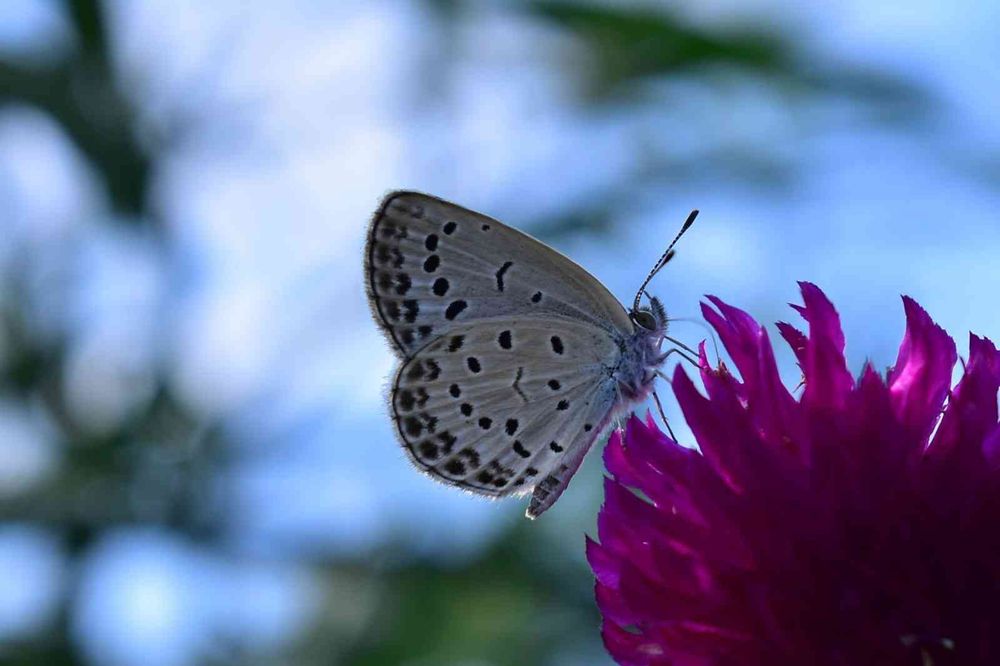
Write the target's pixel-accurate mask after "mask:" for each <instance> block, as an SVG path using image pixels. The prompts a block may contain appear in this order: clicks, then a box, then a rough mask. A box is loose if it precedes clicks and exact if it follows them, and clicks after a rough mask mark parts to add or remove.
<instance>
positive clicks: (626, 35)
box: [530, 0, 790, 92]
mask: <svg viewBox="0 0 1000 666" xmlns="http://www.w3.org/2000/svg"><path fill="white" fill-rule="evenodd" d="M530 8H531V9H532V10H533V11H534V12H536V13H537V14H538V15H540V16H542V17H544V18H546V19H548V20H550V21H552V22H554V23H557V24H559V25H561V26H563V27H565V28H567V29H569V30H572V31H573V32H575V33H576V34H577V35H579V36H580V37H581V38H583V39H584V40H585V41H586V42H587V44H588V46H590V48H591V51H592V53H593V56H594V58H595V60H596V65H597V68H596V70H595V72H594V82H595V85H596V89H597V91H598V92H611V91H613V90H614V89H616V88H617V87H618V86H619V85H621V84H624V83H629V82H633V81H635V80H636V79H639V78H642V77H647V76H651V75H662V74H670V73H679V72H683V71H687V70H692V69H694V68H696V67H701V66H704V65H709V64H727V65H734V66H742V67H747V68H750V69H754V70H763V71H780V70H787V69H788V68H789V67H790V61H789V54H788V48H787V47H786V45H785V44H784V43H783V42H782V41H781V40H779V39H778V38H777V37H775V36H773V35H767V34H762V33H749V32H744V33H740V34H730V35H726V36H721V35H715V34H712V33H710V32H708V31H704V30H697V29H694V28H690V27H687V26H685V25H683V24H682V23H680V22H679V21H677V20H676V19H674V18H673V17H671V16H670V15H669V14H667V13H666V12H663V11H654V10H652V9H647V8H642V7H629V8H624V7H623V8H618V7H602V6H598V5H593V4H584V3H576V2H556V1H551V0H542V1H540V2H534V3H532V4H531V5H530Z"/></svg>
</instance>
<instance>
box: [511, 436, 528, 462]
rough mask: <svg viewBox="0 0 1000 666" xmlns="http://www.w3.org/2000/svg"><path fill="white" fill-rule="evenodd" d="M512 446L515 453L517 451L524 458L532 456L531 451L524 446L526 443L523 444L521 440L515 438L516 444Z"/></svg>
mask: <svg viewBox="0 0 1000 666" xmlns="http://www.w3.org/2000/svg"><path fill="white" fill-rule="evenodd" d="M511 448H512V449H514V453H516V454H517V455H519V456H521V457H522V458H530V457H531V451H529V450H528V449H526V448H524V445H523V444H521V442H520V440H517V439H515V440H514V445H513V446H512V447H511Z"/></svg>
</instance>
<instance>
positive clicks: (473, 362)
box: [465, 356, 483, 373]
mask: <svg viewBox="0 0 1000 666" xmlns="http://www.w3.org/2000/svg"><path fill="white" fill-rule="evenodd" d="M465 363H466V365H468V366H469V370H471V371H472V372H474V373H479V372H481V371H482V369H483V366H482V364H480V363H479V359H478V358H476V357H475V356H470V357H469V358H467V359H465Z"/></svg>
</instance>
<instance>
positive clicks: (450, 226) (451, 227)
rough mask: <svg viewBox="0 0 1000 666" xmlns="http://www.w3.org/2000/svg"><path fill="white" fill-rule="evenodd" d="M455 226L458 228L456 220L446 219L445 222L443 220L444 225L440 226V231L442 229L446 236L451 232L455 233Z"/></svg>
mask: <svg viewBox="0 0 1000 666" xmlns="http://www.w3.org/2000/svg"><path fill="white" fill-rule="evenodd" d="M457 228H458V223H457V222H455V221H454V220H448V221H447V222H445V224H444V227H442V228H441V231H443V232H444V233H445V234H447V235H448V236H451V235H452V234H453V233H455V229H457Z"/></svg>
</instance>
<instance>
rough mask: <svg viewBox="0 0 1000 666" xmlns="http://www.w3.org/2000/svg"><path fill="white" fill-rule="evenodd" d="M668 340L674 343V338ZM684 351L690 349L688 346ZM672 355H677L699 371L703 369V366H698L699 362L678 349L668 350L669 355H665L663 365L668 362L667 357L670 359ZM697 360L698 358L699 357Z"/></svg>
mask: <svg viewBox="0 0 1000 666" xmlns="http://www.w3.org/2000/svg"><path fill="white" fill-rule="evenodd" d="M668 340H670V341H671V342H673V338H668ZM684 349H688V348H687V346H685V347H684ZM691 353H694V352H691ZM671 354H677V355H678V356H680V357H681V358H682V359H684V360H685V361H687V362H688V363H690V364H691V365H693V366H694V367H696V368H698V369H701V366H700V365H698V361H696V360H695V359H694V358H691V357H690V356H688V355H687V354H685V353H684V350H682V349H680V348H678V347H671V348H670V349H668V350H667V353H666V354H664V355H663V360H662V361H661V363H662V362H665V361H666V360H667V357H669V356H670V355H671ZM695 358H697V356H696V357H695ZM661 376H662V375H661Z"/></svg>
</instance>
